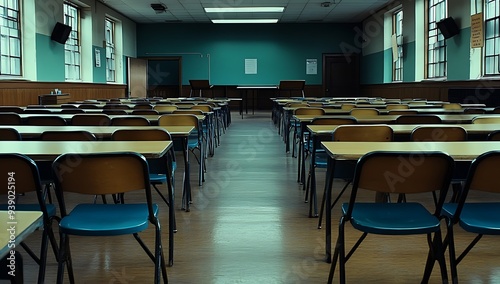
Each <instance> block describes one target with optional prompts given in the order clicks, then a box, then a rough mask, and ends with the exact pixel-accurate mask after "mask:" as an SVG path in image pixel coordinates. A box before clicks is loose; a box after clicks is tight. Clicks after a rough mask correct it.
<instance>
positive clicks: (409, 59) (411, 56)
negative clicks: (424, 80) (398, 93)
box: [403, 41, 415, 82]
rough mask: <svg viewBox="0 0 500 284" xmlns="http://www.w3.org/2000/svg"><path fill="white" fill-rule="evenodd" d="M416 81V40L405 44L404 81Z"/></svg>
mask: <svg viewBox="0 0 500 284" xmlns="http://www.w3.org/2000/svg"><path fill="white" fill-rule="evenodd" d="M414 81H415V42H414V41H412V42H409V43H405V44H403V82H414Z"/></svg>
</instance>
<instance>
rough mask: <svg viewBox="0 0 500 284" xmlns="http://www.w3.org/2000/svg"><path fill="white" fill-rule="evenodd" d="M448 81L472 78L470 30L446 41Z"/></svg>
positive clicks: (467, 29)
mask: <svg viewBox="0 0 500 284" xmlns="http://www.w3.org/2000/svg"><path fill="white" fill-rule="evenodd" d="M446 44H447V49H446V52H447V54H446V56H447V57H448V58H447V59H448V60H447V61H448V63H447V64H448V70H447V71H448V74H447V80H448V81H456V80H468V79H469V77H470V60H469V59H470V28H466V29H462V30H460V33H459V34H458V35H456V36H454V37H452V38H449V39H447V40H446Z"/></svg>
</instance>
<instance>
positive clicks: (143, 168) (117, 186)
mask: <svg viewBox="0 0 500 284" xmlns="http://www.w3.org/2000/svg"><path fill="white" fill-rule="evenodd" d="M75 157H78V163H77V164H75ZM52 169H53V172H54V176H55V185H56V193H57V195H58V199H59V200H64V199H63V197H62V193H63V192H75V193H81V194H92V195H101V194H118V193H125V192H129V191H133V190H146V194H147V196H148V201H150V200H151V192H150V186H149V170H148V164H147V162H146V159H145V158H144V156H142V155H141V154H138V153H132V152H114V153H104V154H71V153H68V154H63V155H61V156H59V157H57V158H56V159H55V160H54V163H53V164H52ZM60 205H61V208H60V209H61V215H63V216H64V215H65V213H66V211H65V210H66V208H65V207H64V204H61V203H60Z"/></svg>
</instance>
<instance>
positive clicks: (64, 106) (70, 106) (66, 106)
mask: <svg viewBox="0 0 500 284" xmlns="http://www.w3.org/2000/svg"><path fill="white" fill-rule="evenodd" d="M61 108H78V107H77V106H76V105H74V104H61Z"/></svg>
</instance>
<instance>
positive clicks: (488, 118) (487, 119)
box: [472, 115, 500, 124]
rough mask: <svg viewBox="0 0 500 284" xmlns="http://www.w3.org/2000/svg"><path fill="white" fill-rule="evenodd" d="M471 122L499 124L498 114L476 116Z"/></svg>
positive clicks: (499, 117)
mask: <svg viewBox="0 0 500 284" xmlns="http://www.w3.org/2000/svg"><path fill="white" fill-rule="evenodd" d="M472 123H473V124H499V123H500V116H498V115H496V116H493V115H485V116H476V117H474V118H473V119H472Z"/></svg>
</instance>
